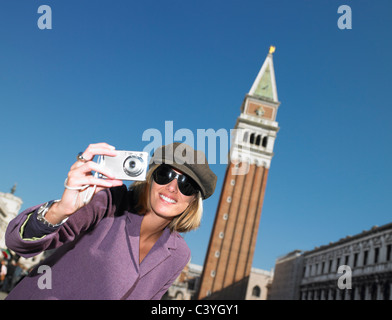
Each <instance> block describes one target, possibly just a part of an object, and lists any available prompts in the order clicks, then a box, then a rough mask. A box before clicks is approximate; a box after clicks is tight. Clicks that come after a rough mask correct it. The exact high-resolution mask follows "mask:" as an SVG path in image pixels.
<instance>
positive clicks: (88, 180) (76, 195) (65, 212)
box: [45, 143, 123, 224]
mask: <svg viewBox="0 0 392 320" xmlns="http://www.w3.org/2000/svg"><path fill="white" fill-rule="evenodd" d="M96 155H104V156H110V157H114V156H116V155H117V153H116V150H115V147H113V146H111V145H109V144H107V143H96V144H90V145H89V146H88V147H87V149H86V150H85V151H84V152H83V158H84V159H85V161H81V160H78V161H76V162H75V163H74V164H73V165H72V167H71V169H70V171H69V172H68V178H67V186H68V187H70V188H78V187H83V186H85V185H90V186H91V187H92V186H94V185H95V186H96V188H95V190H94V193H93V194H92V196H91V198H92V197H94V195H95V194H96V193H98V192H99V191H101V190H103V189H107V188H111V187H117V186H121V185H122V184H123V182H122V181H121V180H117V179H114V177H113V176H111V173H110V172H108V171H106V170H103V169H102V168H101V167H100V166H99V164H97V163H96V162H94V161H92V160H93V159H94V156H96ZM91 171H96V172H98V173H101V174H103V175H104V176H106V177H107V179H100V178H96V177H94V176H93V174H92V173H91ZM89 191H90V190H88V189H87V190H86V189H84V190H70V189H65V190H64V193H63V195H62V197H61V200H60V201H59V202H56V203H54V204H53V205H52V207H51V208H50V209H49V211H48V212H47V213H46V215H45V219H46V220H47V221H48V222H50V223H52V224H58V223H60V222H61V221H63V220H64V219H65V218H67V217H69V216H71V215H72V214H73V213H75V212H76V211H77V210H79V209H80V208H82V207H83V206H84V205H86V203H84V202H83V197H84V194H85V193H86V192H89Z"/></svg>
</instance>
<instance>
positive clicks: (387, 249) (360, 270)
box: [270, 223, 392, 300]
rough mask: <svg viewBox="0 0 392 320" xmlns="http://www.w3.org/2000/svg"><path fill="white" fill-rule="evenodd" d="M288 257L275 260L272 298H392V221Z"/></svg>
mask: <svg viewBox="0 0 392 320" xmlns="http://www.w3.org/2000/svg"><path fill="white" fill-rule="evenodd" d="M288 256H289V254H288V255H287V256H285V257H283V258H280V259H278V260H277V262H276V265H275V276H274V281H273V283H272V285H271V296H270V298H271V299H285V298H287V297H292V299H301V300H392V223H389V224H386V225H383V226H380V227H378V226H374V227H372V228H371V229H370V230H365V231H363V232H361V233H359V234H356V235H354V236H347V237H345V238H343V239H340V240H339V241H337V242H333V243H330V244H328V245H324V246H321V247H318V248H315V249H314V250H311V251H306V252H302V251H297V253H296V254H295V255H292V256H291V258H290V259H289V257H288ZM285 263H286V264H287V265H286V266H285V268H282V267H281V266H283V265H284V264H285ZM288 270H291V271H288ZM290 273H291V274H292V279H291V280H290V281H291V282H290V281H288V280H287V279H288V278H289V274H290ZM286 281H287V283H286V285H285V282H286ZM293 283H295V285H294V287H293V285H292V284H293Z"/></svg>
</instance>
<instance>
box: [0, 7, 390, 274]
mask: <svg viewBox="0 0 392 320" xmlns="http://www.w3.org/2000/svg"><path fill="white" fill-rule="evenodd" d="M343 4H347V5H350V7H351V9H352V29H351V30H340V29H339V28H338V26H337V21H338V18H339V16H340V14H338V13H337V10H338V7H339V6H340V5H343ZM40 5H49V6H50V7H51V9H52V29H51V30H40V29H39V28H38V27H37V20H38V18H39V17H40V14H38V13H37V10H38V7H39V6H40ZM391 17H392V2H391V1H389V0H384V1H382V0H377V1H363V0H355V1H343V0H339V1H335V0H317V1H316V0H314V1H305V0H295V1H292V0H276V1H250V0H243V1H230V0H225V1H220V0H214V1H204V0H197V1H196V0H187V1H179V0H178V1H174V0H173V1H171V0H170V1H169V0H164V1H157V0H156V1H108V0H104V1H103V0H98V1H93V2H91V1H89V2H87V1H75V0H68V1H54V0H45V1H43V0H42V1H40V0H38V1H31V0H19V1H12V0H2V1H1V3H0V41H1V44H0V46H1V50H0V108H1V114H0V117H1V132H2V138H1V157H0V191H2V192H9V191H10V189H11V187H12V186H13V184H14V183H15V182H17V183H18V186H17V190H16V195H17V196H19V197H21V198H22V199H23V202H24V203H23V207H22V209H26V208H28V207H30V206H32V205H35V204H38V203H41V202H45V201H47V200H50V199H57V198H59V197H60V196H61V194H62V190H63V182H64V179H65V177H66V174H67V172H68V169H69V167H70V166H71V165H72V163H73V162H74V160H75V155H76V154H77V153H78V152H79V151H82V150H84V149H85V147H87V145H88V144H89V143H92V142H101V141H106V142H108V143H110V144H113V145H115V146H116V147H117V149H130V150H141V149H143V148H144V147H145V146H146V144H148V142H146V141H142V134H143V132H145V131H146V130H148V129H151V128H154V129H158V130H160V131H161V132H162V134H163V135H164V128H165V121H173V126H174V131H176V130H179V129H182V128H186V129H190V130H192V132H194V134H195V136H196V130H197V129H209V128H212V129H214V130H219V129H221V128H224V129H226V130H230V129H232V128H233V127H234V125H235V122H236V118H237V117H238V116H239V113H240V106H241V103H242V101H243V98H244V96H245V94H246V93H247V92H248V91H249V89H250V87H251V85H252V83H253V81H254V79H255V77H256V75H257V73H258V71H259V69H260V67H261V65H262V63H263V61H264V59H265V57H266V55H267V52H268V48H269V46H270V45H275V46H276V52H275V53H274V65H275V74H276V81H277V87H278V95H279V100H280V101H281V106H280V108H279V112H278V116H277V121H278V122H279V126H280V128H281V129H280V131H279V132H278V137H277V140H276V143H275V148H274V152H275V156H274V158H273V159H272V164H271V169H270V174H269V177H268V183H267V190H266V195H265V202H264V207H263V212H262V217H261V222H260V228H259V235H258V240H257V246H256V253H255V256H254V262H253V266H254V267H257V268H262V269H267V270H269V269H271V268H273V267H274V264H275V259H276V258H277V257H278V256H281V255H283V254H286V253H288V252H290V251H292V250H294V249H301V250H310V249H313V248H314V247H315V246H319V245H323V244H328V243H329V242H330V241H337V240H339V239H340V238H342V237H345V236H346V235H353V234H356V233H360V232H362V230H365V229H366V230H367V229H370V228H371V227H372V226H373V225H383V224H386V223H389V222H391V221H392V215H391V206H390V202H391V200H390V199H391V196H390V192H391V186H390V181H391V180H392V169H391V157H392V143H391V142H392V141H391V140H392V139H391V138H392V127H391V118H392V103H391V99H390V95H391V91H392V90H391V89H392V81H391V74H392V63H391V57H392V37H391V36H390V33H391V31H392V19H391ZM212 168H213V170H214V171H215V172H216V174H217V176H218V184H217V189H216V193H215V194H214V196H212V197H211V198H210V199H208V200H207V201H206V202H205V214H204V217H203V222H202V226H201V227H200V229H198V230H197V231H194V232H192V233H190V234H187V235H186V236H185V239H186V240H187V242H188V244H189V246H190V248H191V250H192V262H193V263H196V264H203V262H204V257H205V253H206V248H207V245H208V241H209V236H210V232H211V228H212V224H213V220H214V216H215V211H216V207H217V203H218V199H219V194H220V190H221V186H222V182H223V178H224V172H225V168H226V165H224V164H222V165H221V164H216V165H212Z"/></svg>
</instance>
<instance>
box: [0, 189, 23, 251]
mask: <svg viewBox="0 0 392 320" xmlns="http://www.w3.org/2000/svg"><path fill="white" fill-rule="evenodd" d="M15 189H16V186H14V187H13V188H12V189H11V192H10V193H3V192H0V248H1V249H5V248H6V245H5V240H4V235H5V231H6V230H7V226H8V223H9V222H10V221H11V220H12V219H13V218H15V217H16V215H17V214H18V213H19V210H20V208H21V206H22V203H23V201H22V199H21V198H19V197H17V196H15V194H14V193H15Z"/></svg>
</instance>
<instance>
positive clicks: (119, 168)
mask: <svg viewBox="0 0 392 320" xmlns="http://www.w3.org/2000/svg"><path fill="white" fill-rule="evenodd" d="M98 163H99V164H100V165H101V166H102V167H103V168H105V169H107V170H109V171H110V172H111V174H112V175H113V176H114V177H115V178H116V179H118V180H133V181H144V180H146V173H147V166H148V153H147V152H141V151H122V150H120V151H117V156H115V157H109V156H101V159H100V160H99V161H98ZM103 178H104V177H103Z"/></svg>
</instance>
